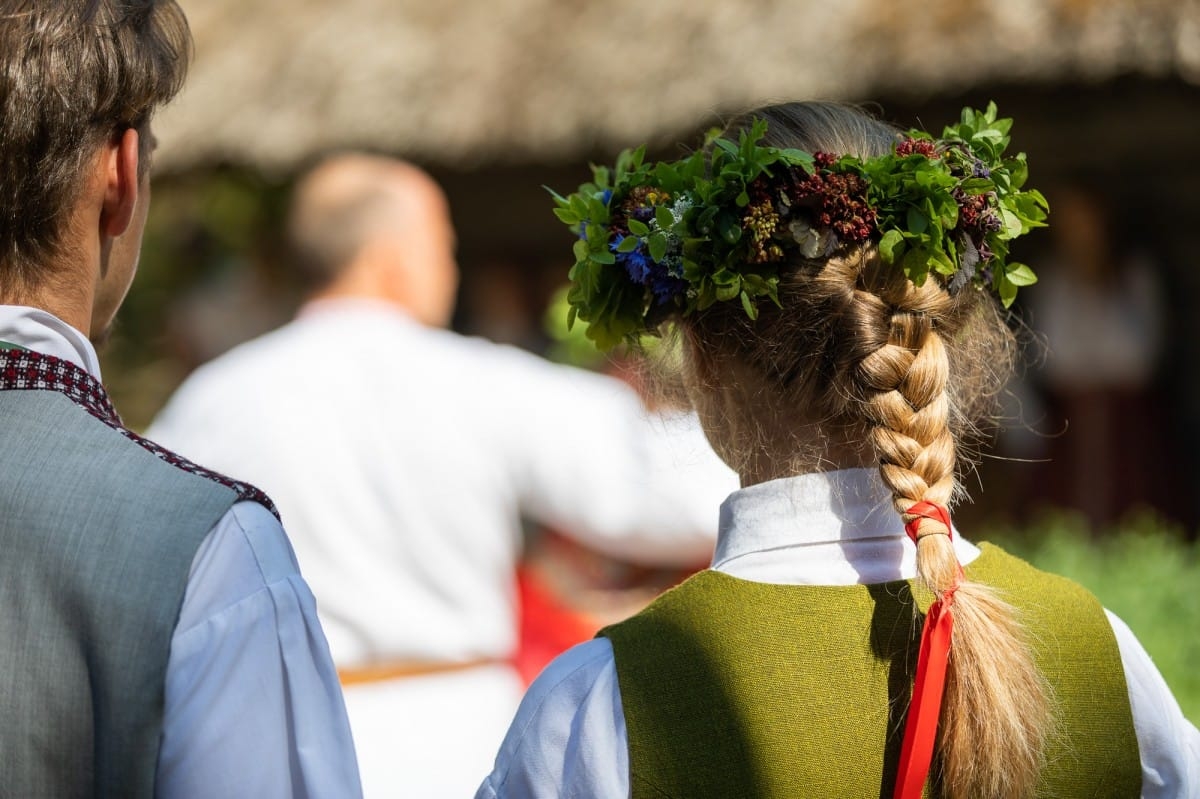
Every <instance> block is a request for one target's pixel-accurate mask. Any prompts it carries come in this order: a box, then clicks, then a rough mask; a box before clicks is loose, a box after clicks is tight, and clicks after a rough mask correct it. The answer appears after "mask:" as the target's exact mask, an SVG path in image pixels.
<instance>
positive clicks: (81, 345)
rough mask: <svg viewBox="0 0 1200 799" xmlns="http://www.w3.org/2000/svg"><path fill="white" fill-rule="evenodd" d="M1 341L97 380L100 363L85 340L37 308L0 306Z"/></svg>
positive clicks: (82, 335)
mask: <svg viewBox="0 0 1200 799" xmlns="http://www.w3.org/2000/svg"><path fill="white" fill-rule="evenodd" d="M0 341H7V342H8V343H10V344H17V345H19V346H21V347H25V348H26V349H30V350H33V351H35V352H40V353H41V354H43V355H53V356H54V357H56V358H61V359H62V360H64V361H69V362H71V363H73V364H75V365H76V366H78V367H79V368H80V369H83V370H85V371H86V372H87V373H88V374H90V375H91V376H92V377H94V378H95V379H96V380H97V381H99V380H100V359H99V358H98V357H97V356H96V349H95V347H93V346H92V343H91V342H90V341H88V339H87V336H85V335H84V334H83V333H81V332H79V331H78V330H76V329H75V328H73V327H71V326H70V325H68V324H67V323H66V322H64V321H63V320H61V319H59V318H58V317H57V316H55V315H54V314H52V313H49V312H47V311H43V310H41V309H40V308H31V307H29V306H26V305H0Z"/></svg>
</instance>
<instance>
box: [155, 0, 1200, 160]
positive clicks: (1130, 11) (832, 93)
mask: <svg viewBox="0 0 1200 799" xmlns="http://www.w3.org/2000/svg"><path fill="white" fill-rule="evenodd" d="M183 5H184V7H185V10H186V11H187V13H188V14H189V17H190V19H191V22H192V27H193V31H194V35H195V39H196V46H197V57H196V61H195V64H194V68H193V70H192V74H191V78H190V82H189V84H188V87H187V89H186V90H185V92H184V94H183V96H182V97H181V98H180V99H179V101H177V103H176V104H175V106H173V107H172V108H170V109H168V110H167V111H166V112H164V113H163V115H162V117H161V119H160V124H159V129H160V133H161V134H162V135H161V138H162V140H163V141H164V151H163V153H162V165H163V166H164V167H167V168H169V169H170V168H174V169H180V168H185V167H188V166H195V165H203V164H210V163H213V162H219V161H234V162H238V163H243V164H252V165H255V166H258V167H260V168H264V169H268V170H287V169H290V168H292V167H294V166H295V165H296V164H297V163H298V162H300V161H303V160H304V159H306V158H308V157H310V156H312V155H313V154H314V153H317V152H321V151H325V150H328V149H331V148H337V147H347V146H360V147H369V148H374V149H380V150H386V151H390V152H395V153H400V154H404V155H406V156H409V157H412V158H417V159H420V160H424V161H428V162H435V163H442V164H463V163H464V162H466V163H471V164H474V163H481V162H534V161H540V162H546V161H552V160H559V159H562V158H565V157H569V156H571V155H576V154H577V153H578V152H580V151H581V150H589V149H591V150H594V149H595V148H597V147H600V148H613V147H617V146H623V145H628V144H630V143H632V142H635V141H639V140H642V139H646V138H655V137H665V136H671V135H676V134H678V133H679V132H681V131H686V130H691V129H694V128H695V126H696V125H697V124H698V123H699V122H700V121H701V120H703V119H705V118H706V117H708V116H709V115H711V114H714V113H721V112H724V111H728V110H731V109H737V108H741V107H744V106H746V105H748V104H751V103H754V102H759V101H762V100H766V99H780V98H791V97H800V96H806V97H813V96H817V97H832V98H858V97H866V96H877V95H878V94H879V93H881V92H891V93H907V94H910V95H920V94H921V93H924V92H935V91H937V92H945V91H953V90H961V89H964V88H966V87H968V86H970V85H974V84H977V83H979V82H983V81H989V82H1004V83H1013V82H1034V81H1035V82H1051V81H1063V80H1093V79H1094V80H1101V79H1104V78H1108V77H1112V76H1115V75H1120V74H1128V73H1135V74H1142V75H1150V76H1175V77H1181V78H1182V79H1184V80H1185V81H1188V82H1192V83H1198V82H1200V2H1197V0H1181V1H1180V2H1171V1H1170V0H1140V1H1139V0H943V1H942V2H931V1H930V0H838V1H837V2H829V1H828V0H792V2H787V1H786V0H727V1H726V2H721V1H720V0H708V1H707V2H705V1H703V0H651V1H650V2H647V1H646V0H606V2H595V1H594V0H593V2H584V1H583V0H475V2H466V1H464V0H433V1H432V2H431V1H430V0H339V2H330V0H254V1H253V2H246V0H190V1H189V0H183Z"/></svg>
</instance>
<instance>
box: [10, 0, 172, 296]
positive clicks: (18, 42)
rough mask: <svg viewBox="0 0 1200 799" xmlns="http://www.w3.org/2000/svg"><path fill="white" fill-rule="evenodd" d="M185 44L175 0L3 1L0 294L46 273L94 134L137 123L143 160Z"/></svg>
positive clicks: (97, 138) (97, 137)
mask: <svg viewBox="0 0 1200 799" xmlns="http://www.w3.org/2000/svg"><path fill="white" fill-rule="evenodd" d="M191 47H192V42H191V34H190V33H189V31H188V25H187V19H186V18H185V17H184V14H183V11H182V10H181V9H180V8H179V6H178V5H177V4H176V3H175V0H0V59H2V60H3V64H2V66H0V291H3V292H4V293H7V292H8V291H10V290H11V289H12V288H13V287H14V286H32V285H37V284H38V283H39V282H40V280H41V279H42V278H43V277H44V272H45V270H46V269H47V262H48V261H50V260H52V257H53V256H54V255H55V254H56V251H57V248H58V246H59V245H60V239H61V236H62V232H63V228H64V225H65V221H66V220H65V216H66V214H67V212H68V211H69V210H70V202H71V198H72V196H73V195H74V194H75V192H76V191H77V189H78V187H79V182H80V180H81V179H82V177H83V170H84V166H85V164H86V163H87V160H88V159H89V158H91V157H92V156H93V155H94V153H95V151H96V148H97V147H98V146H99V145H100V143H101V142H102V141H104V140H105V139H106V138H107V137H109V136H112V135H114V134H115V133H119V132H121V131H123V130H125V129H128V128H136V129H137V130H138V131H139V132H141V133H142V134H143V136H142V146H141V155H142V158H141V163H142V169H143V170H144V169H145V168H146V166H147V165H148V164H149V154H150V148H149V140H150V136H149V129H148V126H149V122H150V118H151V116H152V115H153V113H154V110H155V109H156V108H158V107H159V106H160V105H162V104H163V103H166V102H167V101H168V100H170V99H171V98H172V97H174V96H175V94H176V93H178V91H179V89H180V87H181V86H182V85H183V80H184V77H185V75H186V73H187V65H188V61H189V59H190V56H191Z"/></svg>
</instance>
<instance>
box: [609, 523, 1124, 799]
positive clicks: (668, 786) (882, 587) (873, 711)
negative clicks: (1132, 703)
mask: <svg viewBox="0 0 1200 799" xmlns="http://www.w3.org/2000/svg"><path fill="white" fill-rule="evenodd" d="M967 575H968V577H969V578H970V579H971V580H974V581H977V582H982V583H986V584H988V585H992V586H994V587H996V588H997V589H999V590H1000V591H1001V594H1002V596H1003V597H1004V598H1005V599H1006V600H1007V601H1008V602H1009V603H1011V604H1013V605H1014V606H1015V607H1017V608H1018V612H1019V614H1020V619H1021V620H1022V621H1023V622H1024V624H1025V626H1026V629H1028V630H1029V631H1030V633H1031V636H1030V637H1031V639H1032V641H1033V645H1034V654H1035V657H1036V660H1037V665H1038V668H1039V669H1040V670H1041V672H1042V674H1043V675H1044V676H1045V677H1046V679H1047V680H1048V682H1049V684H1050V686H1051V687H1052V690H1053V699H1054V706H1055V711H1056V717H1057V725H1058V726H1057V727H1056V729H1055V732H1054V735H1053V736H1052V740H1051V742H1050V745H1049V751H1048V752H1047V753H1046V754H1047V756H1046V767H1045V768H1044V770H1043V774H1042V778H1041V784H1040V786H1039V790H1038V796H1039V797H1081V796H1087V797H1136V796H1138V795H1139V793H1140V791H1141V767H1140V764H1139V759H1138V748H1137V739H1136V737H1135V735H1134V730H1133V717H1132V714H1131V711H1130V707H1129V695H1128V689H1127V687H1126V685H1125V674H1124V670H1123V668H1122V665H1121V659H1120V654H1119V652H1118V651H1117V643H1116V639H1115V638H1114V636H1113V633H1112V628H1111V626H1110V625H1109V623H1108V619H1107V618H1106V617H1105V615H1104V611H1103V609H1102V608H1101V607H1100V604H1099V602H1098V601H1097V600H1096V599H1095V597H1093V596H1092V595H1091V594H1089V593H1088V592H1087V591H1086V590H1084V589H1083V588H1081V587H1080V586H1078V585H1077V584H1075V583H1073V582H1071V581H1069V580H1067V579H1065V578H1062V577H1058V576H1055V575H1051V574H1047V573H1045V572H1041V571H1038V570H1037V569H1034V568H1033V567H1032V566H1030V565H1029V564H1027V563H1025V562H1024V561H1021V560H1019V559H1017V558H1014V557H1013V556H1011V555H1009V554H1007V553H1006V552H1004V551H1003V550H1001V549H998V548H996V547H993V546H990V545H987V544H985V545H984V546H983V553H982V554H981V555H980V556H979V558H977V559H976V560H975V561H974V562H973V563H971V564H970V566H968V567H967ZM912 592H913V589H912V586H911V585H910V583H909V582H906V581H896V582H891V583H883V584H879V585H848V586H806V585H773V584H766V583H755V582H749V581H747V580H741V579H738V578H736V577H731V576H729V575H726V574H722V573H720V572H715V571H705V572H701V573H700V574H698V575H696V576H694V577H692V578H691V579H689V580H687V581H685V582H684V583H683V584H682V585H680V586H678V587H677V588H675V589H673V590H671V591H668V592H667V593H665V594H663V595H662V596H661V597H659V598H658V599H657V600H656V601H655V602H654V603H652V604H651V605H650V607H648V608H647V609H646V610H644V611H643V612H641V613H639V614H638V615H636V616H634V617H632V618H630V619H628V620H626V621H624V622H621V623H619V624H616V625H613V626H611V627H607V628H605V629H604V630H602V631H601V634H602V635H604V636H605V637H607V638H608V639H609V640H610V641H611V642H612V646H613V652H614V656H615V659H616V667H617V679H618V683H619V685H620V688H621V702H622V705H623V707H624V713H625V723H626V729H627V732H628V738H629V762H630V781H631V786H632V794H633V797H634V799H642V797H656V798H658V797H680V798H681V799H682V798H684V797H686V798H687V799H694V798H695V797H738V798H739V799H741V798H743V797H778V798H779V799H796V798H797V797H822V799H826V798H828V797H847V798H849V797H854V799H862V797H876V796H878V797H891V796H892V792H893V787H894V782H895V779H896V771H897V767H898V762H899V759H900V743H901V739H902V736H903V731H904V720H905V711H906V709H907V707H908V701H909V696H910V693H911V690H912V681H913V671H914V669H915V665H916V660H917V645H918V641H919V637H920V625H919V623H918V621H919V620H918V619H914V616H913V603H914V599H913V593H912ZM929 601H930V599H929V598H928V597H927V598H926V599H925V601H923V602H921V603H920V604H921V606H922V607H926V608H927V607H928V603H929ZM927 793H928V789H927Z"/></svg>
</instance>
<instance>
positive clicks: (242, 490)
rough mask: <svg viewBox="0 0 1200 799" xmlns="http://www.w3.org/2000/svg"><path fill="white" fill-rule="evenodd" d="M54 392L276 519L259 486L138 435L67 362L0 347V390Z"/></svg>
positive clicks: (91, 380)
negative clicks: (233, 477)
mask: <svg viewBox="0 0 1200 799" xmlns="http://www.w3.org/2000/svg"><path fill="white" fill-rule="evenodd" d="M22 390H27V391H56V392H58V393H59V394H63V395H65V396H66V397H67V398H68V399H69V400H71V401H72V402H74V403H75V404H76V405H78V406H80V407H81V408H83V409H84V410H85V411H87V412H88V413H90V414H91V415H92V416H94V417H96V418H97V419H99V420H100V421H102V422H104V423H105V424H106V425H108V426H109V427H111V428H112V429H114V430H116V431H117V432H119V433H120V434H121V435H123V436H125V438H127V439H129V440H130V441H132V442H134V443H135V444H137V445H138V446H140V447H141V448H142V449H144V450H146V451H147V452H150V453H151V454H153V455H154V456H155V457H157V458H158V459H159V460H161V461H165V462H166V463H169V464H171V465H172V466H174V467H175V468H177V469H181V470H182V471H185V472H188V473H189V474H194V475H197V476H198V477H203V478H204V479H206V480H211V481H212V482H214V483H217V484H218V485H223V486H225V487H226V488H229V489H232V490H233V491H234V492H235V493H236V494H237V495H238V499H241V500H247V501H250V502H257V503H258V504H260V505H262V506H263V507H265V508H266V509H267V510H269V511H271V513H273V514H274V515H275V518H277V519H278V518H279V511H278V510H276V508H275V503H274V502H272V501H271V498H270V497H268V496H267V495H266V494H264V493H263V492H262V491H260V490H259V489H257V488H255V487H254V486H252V485H250V484H249V483H243V482H240V481H238V480H234V479H232V478H229V477H226V476H225V475H223V474H220V473H218V472H214V471H212V470H211V469H205V468H204V467H203V466H200V465H198V464H195V463H192V462H191V461H189V460H188V459H187V458H184V457H182V456H180V455H177V454H176V453H174V452H171V451H170V450H168V449H165V448H163V447H161V446H159V445H158V444H156V443H154V442H153V441H151V440H150V439H148V438H142V437H141V436H139V435H138V434H137V433H135V432H133V431H132V430H130V429H129V428H128V427H126V426H125V425H124V424H122V423H121V417H120V416H118V415H117V411H116V409H115V408H113V404H112V401H111V400H110V399H109V398H108V392H107V391H105V390H104V386H102V385H100V383H99V382H98V381H97V380H96V379H95V378H94V377H92V376H91V375H90V374H88V373H87V372H86V371H85V370H83V369H80V368H79V367H78V366H76V365H75V364H73V363H71V362H70V361H65V360H63V359H62V358H56V357H55V356H53V355H43V354H42V353H40V352H33V351H31V350H0V391H22Z"/></svg>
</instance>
